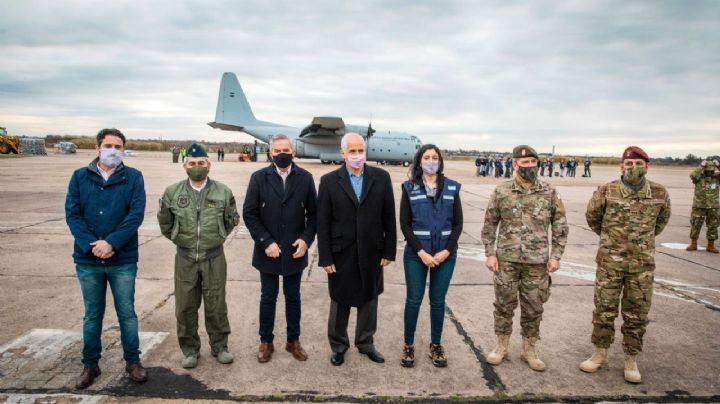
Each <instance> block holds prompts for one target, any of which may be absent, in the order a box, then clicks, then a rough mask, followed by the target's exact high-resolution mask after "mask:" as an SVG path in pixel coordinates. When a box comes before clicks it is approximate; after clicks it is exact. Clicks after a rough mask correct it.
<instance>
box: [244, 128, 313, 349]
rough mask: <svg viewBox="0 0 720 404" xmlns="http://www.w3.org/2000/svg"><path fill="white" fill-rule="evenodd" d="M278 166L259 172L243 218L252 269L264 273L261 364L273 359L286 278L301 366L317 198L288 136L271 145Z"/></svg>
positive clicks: (290, 335)
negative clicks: (303, 295) (305, 280)
mask: <svg viewBox="0 0 720 404" xmlns="http://www.w3.org/2000/svg"><path fill="white" fill-rule="evenodd" d="M270 154H271V156H272V161H273V164H271V165H270V166H269V167H266V168H263V169H261V170H258V171H256V172H255V173H253V175H252V177H250V184H249V185H248V188H247V194H246V196H245V203H244V205H243V219H244V220H245V225H246V226H247V228H248V230H249V231H250V235H251V236H252V238H253V240H254V241H255V248H254V250H253V258H252V265H253V266H254V267H255V268H257V269H258V271H260V285H261V295H260V348H259V351H258V355H257V358H258V361H259V362H260V363H265V362H268V361H270V359H272V354H273V352H274V351H275V348H274V346H273V338H274V334H273V329H274V327H275V304H276V303H277V295H278V289H279V286H280V275H282V277H283V293H284V295H285V318H286V320H287V345H286V346H285V350H286V351H288V352H290V353H291V354H292V355H293V357H295V359H297V360H299V361H305V360H307V353H306V352H305V350H304V349H303V348H302V346H301V345H300V314H301V310H300V281H301V279H302V272H303V270H304V269H305V268H306V267H307V266H308V254H307V251H308V248H309V247H310V245H311V244H312V242H313V240H314V239H315V229H316V206H317V194H316V192H315V182H314V181H313V177H312V174H310V173H309V172H308V171H306V170H304V169H302V168H300V167H298V166H297V165H295V164H294V163H292V159H293V157H294V156H295V150H294V149H293V145H292V141H291V140H290V139H289V138H288V137H287V136H285V135H276V136H273V138H272V140H271V141H270Z"/></svg>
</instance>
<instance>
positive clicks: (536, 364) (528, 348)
mask: <svg viewBox="0 0 720 404" xmlns="http://www.w3.org/2000/svg"><path fill="white" fill-rule="evenodd" d="M537 340H538V339H537V338H525V337H523V346H522V353H521V354H520V359H522V360H523V362H527V364H528V366H530V369H532V370H535V371H538V372H543V371H545V369H547V367H546V366H545V362H543V361H541V360H540V358H538V356H537V354H536V353H535V343H536V342H537Z"/></svg>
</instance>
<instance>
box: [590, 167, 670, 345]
mask: <svg viewBox="0 0 720 404" xmlns="http://www.w3.org/2000/svg"><path fill="white" fill-rule="evenodd" d="M585 218H586V219H587V223H588V225H589V226H590V228H591V229H592V230H593V231H594V232H595V233H597V234H598V235H600V245H599V248H598V252H597V256H596V259H595V260H596V262H597V273H596V277H595V278H596V279H595V311H594V312H593V333H592V343H593V344H595V346H597V347H599V348H608V347H609V346H610V345H611V344H612V343H613V341H614V339H615V325H614V324H615V318H616V317H617V315H618V306H619V305H620V302H621V295H622V317H623V325H622V328H621V330H622V334H623V350H624V351H625V353H626V354H628V355H637V354H638V353H639V352H640V351H642V342H643V335H644V334H645V328H646V326H647V323H648V312H649V311H650V304H651V302H652V292H653V275H654V270H655V236H657V235H658V234H660V233H661V232H662V231H663V229H664V228H665V225H667V223H668V220H669V219H670V197H669V196H668V193H667V190H665V188H664V187H663V186H662V185H660V184H658V183H655V182H652V181H649V180H645V183H644V185H643V186H642V187H641V188H640V189H639V190H638V191H634V190H633V189H631V188H630V187H628V186H627V185H625V184H624V183H623V182H622V181H621V180H616V181H613V182H611V183H609V184H605V185H602V186H600V187H599V188H598V189H597V190H596V191H595V193H593V196H592V199H590V202H589V204H588V207H587V211H586V212H585Z"/></svg>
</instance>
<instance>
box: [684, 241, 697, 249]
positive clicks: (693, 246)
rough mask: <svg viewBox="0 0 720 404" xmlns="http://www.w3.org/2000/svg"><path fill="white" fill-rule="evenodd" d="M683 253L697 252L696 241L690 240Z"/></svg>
mask: <svg viewBox="0 0 720 404" xmlns="http://www.w3.org/2000/svg"><path fill="white" fill-rule="evenodd" d="M685 251H697V239H695V240H690V245H689V246H687V248H686V249H685Z"/></svg>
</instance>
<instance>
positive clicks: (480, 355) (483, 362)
mask: <svg viewBox="0 0 720 404" xmlns="http://www.w3.org/2000/svg"><path fill="white" fill-rule="evenodd" d="M445 313H446V314H447V316H448V318H449V319H450V322H452V323H453V325H455V329H456V330H457V332H458V334H460V336H461V337H463V342H465V343H466V344H467V345H468V346H469V347H470V349H471V350H472V352H473V353H474V354H475V358H476V359H477V360H478V362H480V367H481V368H482V374H483V378H484V379H485V385H486V386H487V387H488V388H489V389H490V390H492V391H493V392H494V393H495V394H505V393H506V391H507V388H506V387H505V383H503V381H502V379H500V375H498V374H497V372H495V368H494V367H493V366H492V365H491V364H489V363H488V361H487V358H485V353H484V352H483V350H482V348H480V347H479V346H477V345H476V344H475V341H473V339H472V338H471V337H470V336H469V335H468V333H467V331H465V327H463V325H462V323H461V322H460V320H458V318H457V317H455V313H453V311H452V309H450V306H448V305H447V304H446V305H445Z"/></svg>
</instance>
